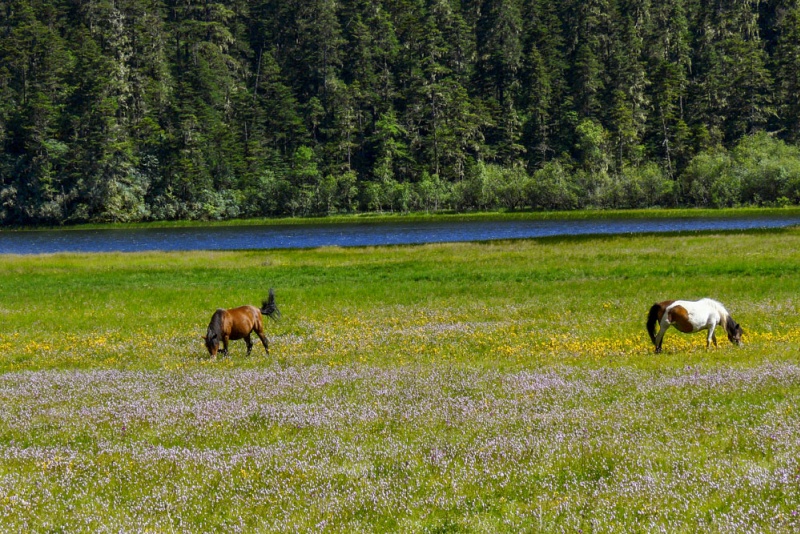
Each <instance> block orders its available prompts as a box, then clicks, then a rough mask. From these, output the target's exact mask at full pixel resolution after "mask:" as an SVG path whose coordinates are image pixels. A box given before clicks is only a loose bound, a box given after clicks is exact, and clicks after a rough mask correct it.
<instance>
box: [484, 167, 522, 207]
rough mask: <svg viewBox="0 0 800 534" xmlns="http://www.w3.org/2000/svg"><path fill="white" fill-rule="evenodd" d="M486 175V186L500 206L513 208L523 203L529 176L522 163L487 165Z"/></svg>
mask: <svg viewBox="0 0 800 534" xmlns="http://www.w3.org/2000/svg"><path fill="white" fill-rule="evenodd" d="M486 176H487V187H488V189H489V191H491V195H492V197H494V198H496V199H497V202H498V203H499V204H500V206H502V207H504V208H507V209H511V210H513V209H518V208H521V207H523V206H524V205H525V201H526V190H527V189H528V188H529V184H530V181H531V178H530V176H528V173H527V172H526V171H525V168H524V167H523V166H522V165H514V166H513V167H510V168H509V167H501V166H499V165H487V166H486Z"/></svg>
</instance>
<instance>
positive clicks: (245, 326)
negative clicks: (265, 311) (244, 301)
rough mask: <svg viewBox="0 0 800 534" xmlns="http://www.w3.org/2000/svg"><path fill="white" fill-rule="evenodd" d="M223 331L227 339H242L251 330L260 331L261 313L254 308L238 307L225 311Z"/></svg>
mask: <svg viewBox="0 0 800 534" xmlns="http://www.w3.org/2000/svg"><path fill="white" fill-rule="evenodd" d="M224 323H225V327H226V328H225V330H226V332H227V333H228V337H229V339H242V338H243V337H247V336H248V335H250V332H252V331H253V330H257V331H261V330H262V326H261V311H259V309H258V308H256V307H255V306H239V307H238V308H231V309H229V310H225V317H224Z"/></svg>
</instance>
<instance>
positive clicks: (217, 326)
mask: <svg viewBox="0 0 800 534" xmlns="http://www.w3.org/2000/svg"><path fill="white" fill-rule="evenodd" d="M224 313H225V310H223V309H222V308H219V309H217V311H215V312H214V315H212V316H211V322H210V323H209V324H208V332H207V333H206V335H208V334H217V335H218V336H219V335H221V334H222V315H223V314H224Z"/></svg>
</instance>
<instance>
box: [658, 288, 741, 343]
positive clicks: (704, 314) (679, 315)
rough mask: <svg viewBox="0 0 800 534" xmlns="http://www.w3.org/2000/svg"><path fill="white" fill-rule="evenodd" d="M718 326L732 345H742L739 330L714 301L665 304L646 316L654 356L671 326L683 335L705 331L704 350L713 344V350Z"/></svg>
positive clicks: (727, 314)
mask: <svg viewBox="0 0 800 534" xmlns="http://www.w3.org/2000/svg"><path fill="white" fill-rule="evenodd" d="M656 323H659V324H660V328H659V330H658V334H656ZM718 325H722V328H724V329H725V333H726V334H728V340H729V341H730V342H731V343H735V344H737V345H741V344H742V327H741V326H739V323H737V322H736V321H734V320H733V318H732V317H731V314H729V313H728V310H726V309H725V306H723V305H722V304H720V303H719V302H717V301H716V300H711V299H700V300H698V301H690V300H665V301H664V302H657V303H656V304H653V306H652V307H651V308H650V313H649V314H648V315H647V333H648V334H650V339H651V340H653V345H655V347H656V353H659V352H661V342H662V341H663V339H664V334H665V333H666V332H667V328H669V327H670V326H674V327H675V328H677V329H678V330H680V331H681V332H683V333H685V334H689V333H691V332H699V331H700V330H708V338H707V339H706V348H708V347H709V344H710V343H711V342H712V341H713V342H714V346H715V347H716V346H717V336H715V335H714V329H715V328H716V327H717V326H718Z"/></svg>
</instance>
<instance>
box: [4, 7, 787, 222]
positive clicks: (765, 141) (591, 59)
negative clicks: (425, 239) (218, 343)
mask: <svg viewBox="0 0 800 534" xmlns="http://www.w3.org/2000/svg"><path fill="white" fill-rule="evenodd" d="M798 142H800V7H799V6H798V2H797V1H793V0H764V1H757V0H714V1H700V0H659V1H655V0H563V1H560V2H554V1H550V0H461V1H459V0H0V223H1V224H3V225H38V224H47V225H50V224H71V223H79V222H87V221H109V222H115V221H149V220H172V219H229V218H241V217H276V216H316V215H327V214H334V213H362V212H407V211H441V210H457V211H464V210H487V209H508V210H521V209H532V210H568V209H579V208H640V207H650V206H661V207H672V206H707V207H725V206H738V205H769V206H780V205H786V204H797V203H800V145H798Z"/></svg>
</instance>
